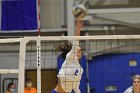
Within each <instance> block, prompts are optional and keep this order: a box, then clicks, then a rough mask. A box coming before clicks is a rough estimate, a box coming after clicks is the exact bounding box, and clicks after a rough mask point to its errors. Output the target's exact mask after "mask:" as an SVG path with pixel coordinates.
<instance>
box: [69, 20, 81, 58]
mask: <svg viewBox="0 0 140 93" xmlns="http://www.w3.org/2000/svg"><path fill="white" fill-rule="evenodd" d="M82 25H83V22H82V21H81V20H76V36H80V31H81V29H82ZM80 50H81V48H80V47H79V40H74V41H73V45H72V49H71V51H70V52H69V53H68V54H67V59H68V58H74V57H75V55H78V53H79V51H80Z"/></svg>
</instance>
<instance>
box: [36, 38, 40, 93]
mask: <svg viewBox="0 0 140 93" xmlns="http://www.w3.org/2000/svg"><path fill="white" fill-rule="evenodd" d="M39 37H40V36H39ZM37 93H41V42H40V39H39V38H38V39H37Z"/></svg>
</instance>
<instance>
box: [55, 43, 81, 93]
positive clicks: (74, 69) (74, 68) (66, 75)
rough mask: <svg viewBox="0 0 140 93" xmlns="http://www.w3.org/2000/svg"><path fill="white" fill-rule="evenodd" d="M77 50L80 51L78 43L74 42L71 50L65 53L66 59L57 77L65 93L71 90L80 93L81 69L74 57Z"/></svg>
mask: <svg viewBox="0 0 140 93" xmlns="http://www.w3.org/2000/svg"><path fill="white" fill-rule="evenodd" d="M77 49H80V47H79V41H74V42H73V46H72V49H71V51H70V52H69V53H67V55H66V59H65V61H64V63H63V64H62V67H61V69H60V70H59V73H58V75H57V76H58V77H59V80H60V84H61V86H62V88H63V90H64V91H65V92H67V93H70V92H71V91H72V90H74V92H75V93H81V92H80V89H79V85H80V80H81V77H82V73H83V68H82V67H81V65H80V64H79V59H78V58H77V56H76V52H77V51H78V50H77Z"/></svg>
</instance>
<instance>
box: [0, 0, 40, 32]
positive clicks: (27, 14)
mask: <svg viewBox="0 0 140 93" xmlns="http://www.w3.org/2000/svg"><path fill="white" fill-rule="evenodd" d="M0 12H1V13H0V28H1V32H18V31H19V32H31V31H33V32H36V31H37V29H38V24H37V23H38V20H37V0H0Z"/></svg>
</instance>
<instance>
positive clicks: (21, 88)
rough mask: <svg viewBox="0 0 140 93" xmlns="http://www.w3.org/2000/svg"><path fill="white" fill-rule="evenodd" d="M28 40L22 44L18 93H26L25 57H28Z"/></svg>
mask: <svg viewBox="0 0 140 93" xmlns="http://www.w3.org/2000/svg"><path fill="white" fill-rule="evenodd" d="M27 42H28V41H27V40H23V41H21V42H20V51H19V74H18V79H19V82H18V93H24V81H25V80H24V77H25V55H26V44H27Z"/></svg>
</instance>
